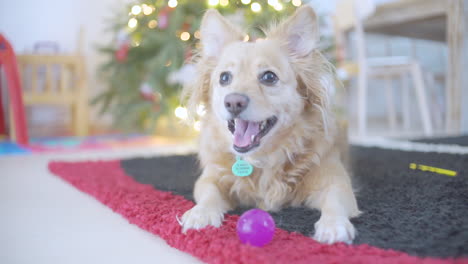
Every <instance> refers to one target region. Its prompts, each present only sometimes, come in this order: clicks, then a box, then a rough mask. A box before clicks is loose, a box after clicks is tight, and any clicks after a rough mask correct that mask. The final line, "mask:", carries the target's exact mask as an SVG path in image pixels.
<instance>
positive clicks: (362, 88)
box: [334, 0, 433, 137]
mask: <svg viewBox="0 0 468 264" xmlns="http://www.w3.org/2000/svg"><path fill="white" fill-rule="evenodd" d="M375 7H376V6H375V3H374V1H373V0H342V1H340V2H338V5H337V9H336V15H335V19H334V22H335V31H336V42H337V47H338V52H339V54H338V56H339V57H341V59H343V57H344V56H343V50H344V47H345V46H346V44H345V41H344V40H345V37H344V35H345V33H346V32H348V31H349V30H351V29H354V31H355V34H356V38H355V43H354V44H355V46H356V53H357V63H354V64H355V65H356V67H354V72H352V71H351V72H349V68H350V67H349V65H348V66H346V65H345V64H346V63H342V64H341V66H344V67H342V68H344V69H345V70H346V69H348V74H351V75H352V74H353V73H355V74H356V75H357V82H358V92H357V97H358V102H357V105H358V107H357V120H358V136H360V137H362V136H365V135H366V134H367V90H368V80H369V79H370V78H379V79H384V80H385V90H386V103H387V118H388V123H389V126H390V129H391V130H392V132H395V131H396V125H397V118H396V116H397V115H396V109H395V108H396V107H395V99H394V94H393V92H394V91H393V87H392V83H391V81H392V78H395V77H397V78H399V79H400V80H401V83H402V89H403V90H402V113H403V127H404V128H405V129H406V130H409V127H410V116H411V113H410V103H411V102H410V95H409V87H408V79H407V78H408V76H411V78H412V80H413V87H414V89H415V94H416V100H417V103H418V109H419V113H420V116H421V120H422V124H423V131H424V134H425V135H426V136H429V135H432V133H433V127H432V122H431V117H430V112H429V107H428V103H427V95H426V88H425V83H424V74H423V71H422V68H421V65H420V64H419V63H418V62H417V61H415V60H413V59H412V58H408V57H380V58H367V56H366V43H365V38H364V29H363V21H364V20H365V19H366V18H367V17H369V16H370V15H372V13H373V12H374V11H375ZM338 59H340V58H338ZM351 68H352V67H351ZM341 70H342V69H341ZM338 71H340V65H339V66H338Z"/></svg>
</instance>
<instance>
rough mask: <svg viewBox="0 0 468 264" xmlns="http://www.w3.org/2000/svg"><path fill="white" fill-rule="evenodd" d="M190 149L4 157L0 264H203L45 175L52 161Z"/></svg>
mask: <svg viewBox="0 0 468 264" xmlns="http://www.w3.org/2000/svg"><path fill="white" fill-rule="evenodd" d="M191 149H192V148H191V147H188V148H187V147H181V148H176V149H174V148H170V149H169V148H166V149H152V150H149V149H133V150H125V151H100V152H81V153H74V154H48V155H18V156H0V263H8V264H9V263H15V264H16V263H49V264H50V263H61V264H62V263H113V264H118V263H152V264H154V263H200V261H199V260H197V259H196V258H194V257H192V256H191V255H188V254H186V253H183V252H181V251H178V250H177V249H174V248H171V247H170V246H168V245H167V244H166V243H165V242H164V241H163V240H162V239H161V238H159V237H157V236H155V235H153V234H151V233H149V232H146V231H143V230H141V229H139V228H138V227H136V226H134V225H132V224H129V223H128V222H127V221H126V220H125V219H124V218H123V217H121V216H120V215H118V214H116V213H114V212H112V211H111V210H110V209H109V208H107V207H106V206H104V205H102V204H101V203H100V202H98V201H96V200H94V198H92V197H91V196H88V195H87V194H84V193H82V192H80V191H78V190H77V189H75V188H74V187H72V186H71V185H69V184H68V183H66V182H64V181H62V180H61V179H59V178H58V177H56V176H53V175H52V174H51V173H50V172H49V171H48V170H47V164H48V162H49V161H50V160H88V159H96V158H102V159H113V158H123V157H135V156H146V155H155V153H160V154H165V153H166V154H167V153H168V151H171V152H174V151H176V152H179V153H184V152H187V151H190V150H191Z"/></svg>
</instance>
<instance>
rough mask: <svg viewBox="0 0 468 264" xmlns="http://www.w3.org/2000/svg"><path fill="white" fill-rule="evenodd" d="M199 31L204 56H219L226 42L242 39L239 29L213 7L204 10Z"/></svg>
mask: <svg viewBox="0 0 468 264" xmlns="http://www.w3.org/2000/svg"><path fill="white" fill-rule="evenodd" d="M200 33H201V44H202V47H203V56H206V57H217V56H219V54H220V53H221V50H222V49H223V47H224V46H225V45H226V44H228V43H230V42H233V41H239V40H242V39H243V37H244V34H243V33H242V31H241V30H239V29H238V28H237V27H235V26H234V25H232V24H231V23H230V22H229V21H228V20H227V19H225V18H224V17H223V16H222V15H221V14H220V13H219V12H218V11H217V10H215V9H210V10H208V11H206V13H205V15H204V16H203V19H202V22H201V26H200Z"/></svg>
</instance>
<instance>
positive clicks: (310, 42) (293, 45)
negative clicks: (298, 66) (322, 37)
mask: <svg viewBox="0 0 468 264" xmlns="http://www.w3.org/2000/svg"><path fill="white" fill-rule="evenodd" d="M268 38H271V39H278V40H279V41H281V43H282V45H283V46H285V48H287V50H288V51H289V53H290V55H291V56H293V57H305V56H307V55H309V54H310V53H311V52H312V51H313V50H314V49H315V48H316V46H317V42H318V38H319V29H318V21H317V15H316V14H315V12H314V10H313V9H312V7H310V6H302V7H301V8H299V9H297V11H296V12H295V13H294V15H292V16H291V17H290V18H289V19H287V20H286V21H284V22H283V23H282V24H280V25H279V26H278V27H277V28H276V29H275V30H273V31H272V32H270V33H269V34H268Z"/></svg>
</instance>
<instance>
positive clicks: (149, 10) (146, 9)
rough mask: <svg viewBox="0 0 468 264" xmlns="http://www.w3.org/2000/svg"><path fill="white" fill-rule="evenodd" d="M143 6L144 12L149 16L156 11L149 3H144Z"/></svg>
mask: <svg viewBox="0 0 468 264" xmlns="http://www.w3.org/2000/svg"><path fill="white" fill-rule="evenodd" d="M142 7H143V14H145V15H147V16H149V15H151V13H153V11H154V7H151V6H149V5H145V4H143V5H142Z"/></svg>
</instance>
